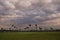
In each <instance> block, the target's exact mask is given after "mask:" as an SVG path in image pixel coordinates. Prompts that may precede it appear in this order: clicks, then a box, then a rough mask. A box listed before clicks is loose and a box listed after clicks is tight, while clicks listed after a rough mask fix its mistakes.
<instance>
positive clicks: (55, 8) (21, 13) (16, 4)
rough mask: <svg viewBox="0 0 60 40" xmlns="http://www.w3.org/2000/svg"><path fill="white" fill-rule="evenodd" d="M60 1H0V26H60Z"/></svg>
mask: <svg viewBox="0 0 60 40" xmlns="http://www.w3.org/2000/svg"><path fill="white" fill-rule="evenodd" d="M59 20H60V0H0V25H7V24H28V23H40V24H41V23H42V25H44V24H43V23H46V24H48V23H49V24H51V23H52V25H53V24H57V26H58V24H59V25H60V21H59Z"/></svg>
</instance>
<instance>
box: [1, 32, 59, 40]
mask: <svg viewBox="0 0 60 40" xmlns="http://www.w3.org/2000/svg"><path fill="white" fill-rule="evenodd" d="M0 40H60V32H0Z"/></svg>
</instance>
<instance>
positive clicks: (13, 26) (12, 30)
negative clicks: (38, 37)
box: [0, 24, 60, 32]
mask: <svg viewBox="0 0 60 40" xmlns="http://www.w3.org/2000/svg"><path fill="white" fill-rule="evenodd" d="M28 26H29V27H25V28H24V30H18V29H17V27H16V26H15V25H14V24H12V25H11V28H14V29H15V30H14V29H11V28H9V30H5V29H4V28H0V32H59V31H60V29H55V30H54V29H53V28H52V27H50V30H47V29H45V30H43V28H42V27H38V24H35V27H36V28H35V30H32V29H30V30H27V29H29V28H31V27H32V25H31V24H29V25H28ZM37 28H39V30H37Z"/></svg>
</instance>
